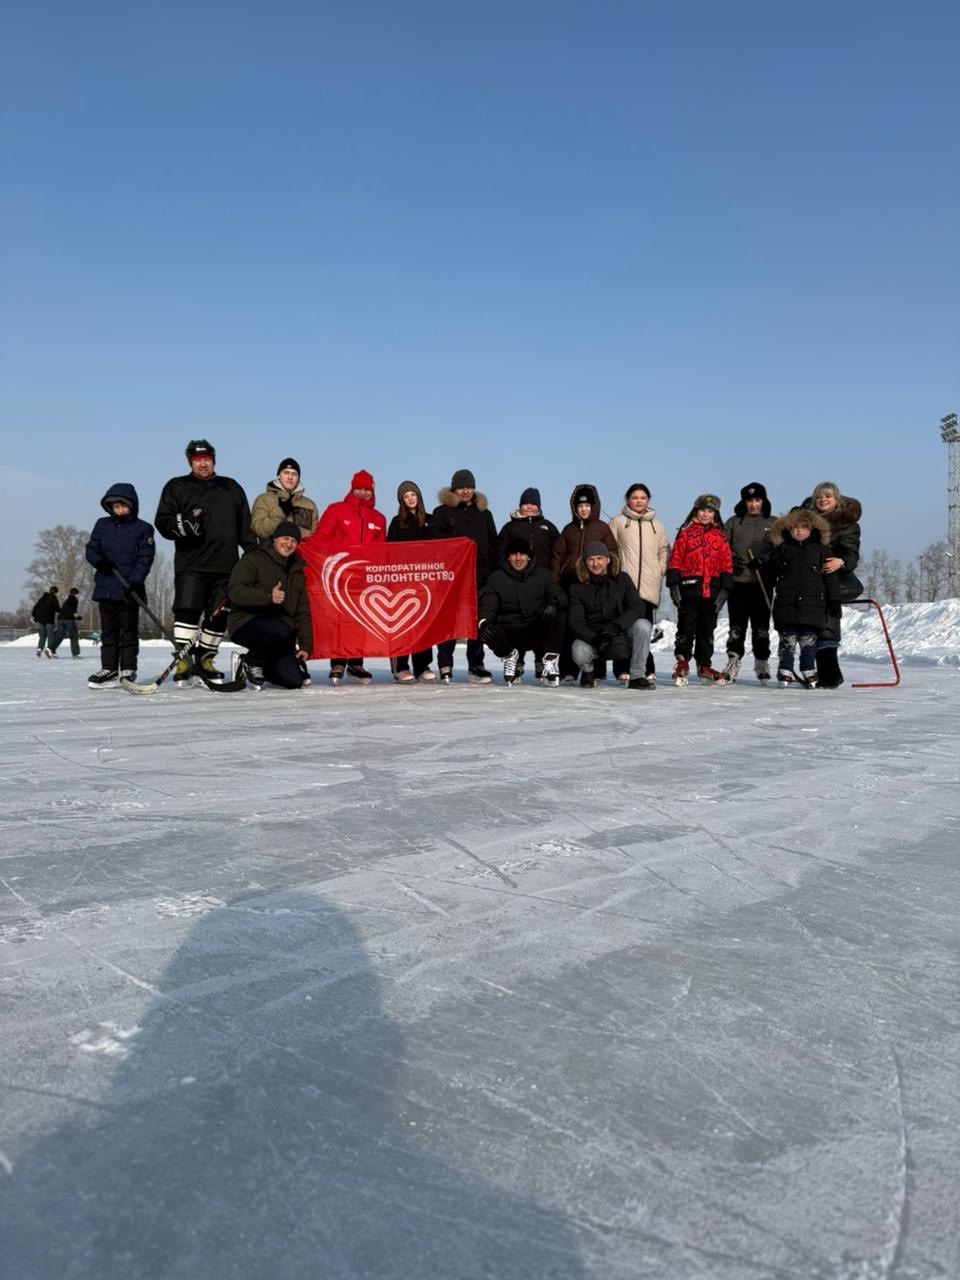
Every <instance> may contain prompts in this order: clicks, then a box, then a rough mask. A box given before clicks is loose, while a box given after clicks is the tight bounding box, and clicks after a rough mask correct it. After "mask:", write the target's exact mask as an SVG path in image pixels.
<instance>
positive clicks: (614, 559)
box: [577, 485, 620, 582]
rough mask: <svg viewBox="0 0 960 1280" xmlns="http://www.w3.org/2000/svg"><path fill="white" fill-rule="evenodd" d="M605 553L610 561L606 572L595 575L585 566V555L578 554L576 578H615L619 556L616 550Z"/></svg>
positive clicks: (583, 579) (585, 580) (583, 580)
mask: <svg viewBox="0 0 960 1280" xmlns="http://www.w3.org/2000/svg"><path fill="white" fill-rule="evenodd" d="M580 487H581V488H583V487H584V486H583V485H581V486H580ZM607 554H608V555H609V556H610V563H609V564H608V565H607V572H606V573H605V574H603V573H598V574H596V575H594V574H592V573H591V572H590V570H589V569H588V568H587V559H586V556H580V558H579V559H578V560H577V579H578V580H579V581H580V582H590V580H591V579H592V578H593V577H594V576H596V577H598V578H615V577H616V576H617V574H618V573H619V572H620V557H619V556H618V555H617V553H616V551H610V552H608V553H607Z"/></svg>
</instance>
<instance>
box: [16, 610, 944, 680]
mask: <svg viewBox="0 0 960 1280" xmlns="http://www.w3.org/2000/svg"><path fill="white" fill-rule="evenodd" d="M883 615H884V617H885V618H886V620H887V627H888V629H889V631H890V639H891V640H892V641H893V648H894V651H895V652H896V655H897V661H898V662H905V663H933V664H934V665H937V666H949V667H960V600H934V601H932V602H931V603H929V604H888V605H884V608H883ZM661 625H662V627H663V639H662V640H660V641H658V643H657V644H655V645H654V646H653V647H654V651H655V652H657V653H672V652H673V639H674V635H675V634H676V627H675V625H674V623H672V622H663V623H662V624H661ZM726 639H727V617H726V614H724V616H723V617H722V618H721V619H720V623H719V625H718V627H717V635H716V651H717V654H720V653H722V652H723V651H724V649H725V648H726ZM36 643H37V633H36V632H35V631H31V632H30V633H29V634H28V635H25V636H21V637H20V638H19V639H18V640H9V641H7V642H6V646H4V647H12V646H19V647H22V648H26V649H32V648H35V647H36ZM141 644H142V645H145V646H155V647H157V648H166V647H168V644H167V641H166V640H143V641H141ZM81 647H82V648H83V649H84V650H88V651H89V650H92V649H93V648H95V646H92V645H91V644H90V641H89V640H81ZM69 652H70V646H69V642H67V641H65V642H64V646H63V649H62V653H63V656H65V657H66V656H67V655H68V654H69ZM843 652H844V654H845V655H846V657H848V658H860V659H863V660H864V661H865V662H888V661H889V660H890V659H889V654H888V653H887V645H886V642H885V640H884V638H883V631H882V629H881V627H880V619H879V617H878V616H877V611H876V610H875V609H872V608H870V607H869V606H866V605H864V606H861V607H856V606H853V605H846V606H845V607H844V610H843Z"/></svg>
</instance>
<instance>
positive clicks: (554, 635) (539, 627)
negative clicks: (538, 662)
mask: <svg viewBox="0 0 960 1280" xmlns="http://www.w3.org/2000/svg"><path fill="white" fill-rule="evenodd" d="M566 629H567V615H566V613H564V612H563V611H561V612H559V613H558V614H557V616H556V617H555V618H551V619H550V620H549V621H544V619H543V618H531V619H530V620H529V622H495V623H493V624H492V625H491V626H488V627H486V628H485V629H484V636H483V639H484V643H485V644H488V645H489V646H490V648H491V649H492V650H493V652H494V653H495V654H496V655H497V657H498V658H505V657H506V656H507V654H508V653H510V652H511V651H512V650H513V649H517V650H519V653H520V657H521V659H522V658H523V655H524V654H525V653H526V651H527V650H528V649H532V650H533V652H534V655H535V656H536V657H537V658H542V657H543V655H544V654H545V653H559V652H560V649H561V646H562V645H563V636H564V632H565V631H566Z"/></svg>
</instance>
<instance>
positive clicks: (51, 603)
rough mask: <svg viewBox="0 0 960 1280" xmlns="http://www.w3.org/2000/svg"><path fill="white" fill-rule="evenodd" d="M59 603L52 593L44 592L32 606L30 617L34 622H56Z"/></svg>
mask: <svg viewBox="0 0 960 1280" xmlns="http://www.w3.org/2000/svg"><path fill="white" fill-rule="evenodd" d="M59 607H60V601H59V600H58V599H57V597H56V596H55V595H54V594H53V592H52V591H45V592H44V593H43V595H42V596H41V597H40V599H39V600H38V601H37V603H36V604H35V605H34V606H33V610H32V612H31V614H30V617H31V618H32V619H33V620H34V622H56V620H57V610H58V609H59Z"/></svg>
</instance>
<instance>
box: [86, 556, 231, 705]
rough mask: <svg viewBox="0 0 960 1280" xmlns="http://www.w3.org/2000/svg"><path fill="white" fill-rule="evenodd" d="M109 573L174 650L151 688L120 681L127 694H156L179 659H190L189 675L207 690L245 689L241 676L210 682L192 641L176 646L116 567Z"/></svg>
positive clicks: (145, 603)
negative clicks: (234, 678)
mask: <svg viewBox="0 0 960 1280" xmlns="http://www.w3.org/2000/svg"><path fill="white" fill-rule="evenodd" d="M110 572H111V573H112V574H113V576H114V577H115V578H116V580H117V581H118V582H119V583H120V585H121V586H122V587H123V589H124V591H127V592H129V594H130V596H131V597H132V598H133V599H134V600H136V602H137V604H138V605H139V606H140V607H141V609H143V611H144V613H145V614H146V615H147V617H148V618H149V619H150V620H151V621H152V622H153V624H154V626H156V627H157V629H158V630H159V632H160V634H161V635H162V636H163V637H164V639H166V640H169V641H170V643H171V644H172V645H173V648H174V656H173V661H172V662H171V663H170V665H169V666H168V667H167V669H166V670H165V671H164V672H163V674H162V675H161V676H160V678H159V679H158V680H156V681H155V682H154V685H153V687H151V686H150V685H138V684H135V683H134V682H133V681H132V680H126V681H123V680H121V682H120V683H121V684H122V685H123V687H124V688H125V689H126V690H127V692H128V693H132V692H136V693H147V692H149V693H156V691H157V689H159V688H160V685H161V684H162V683H163V681H164V680H165V679H166V678H167V676H168V675H169V674H170V672H171V671H172V670H173V668H174V667H175V666H176V665H177V663H178V662H179V661H180V660H181V658H186V657H189V658H190V662H191V666H190V673H191V674H193V675H197V676H199V677H200V679H201V680H202V681H203V683H204V684H205V685H206V686H207V688H208V689H213V690H214V691H215V692H216V693H237V692H238V691H239V690H240V689H245V688H246V685H247V681H246V678H245V677H243V676H241V677H240V679H239V680H212V679H211V678H210V677H209V676H208V675H207V673H206V672H205V671H204V670H203V668H202V667H201V666H200V664H199V662H198V661H197V659H196V654H195V646H194V644H193V641H191V642H190V644H186V645H180V646H178V645H177V642H176V640H175V639H174V638H173V636H172V635H171V634H170V633H169V631H167V629H166V627H165V626H164V625H163V623H162V622H161V621H160V619H159V618H158V617H157V615H156V614H155V613H154V612H153V610H152V609H151V608H150V606H149V605H148V604H147V602H146V600H144V599H143V598H142V596H139V595H137V592H136V591H135V590H134V588H133V587H132V586H131V584H130V583H129V582H128V581H127V580H126V578H125V577H124V576H123V574H122V573H121V572H120V570H119V569H118V568H117V567H116V565H114V566H113V568H112V569H111V570H110ZM226 605H227V601H226V599H223V600H221V601H220V603H219V604H218V605H217V607H216V609H214V610H213V611H212V612H211V614H210V617H211V618H212V617H214V616H215V615H216V614H218V613H220V612H221V611H222V610H223V609H225V608H226Z"/></svg>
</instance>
